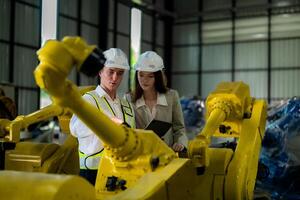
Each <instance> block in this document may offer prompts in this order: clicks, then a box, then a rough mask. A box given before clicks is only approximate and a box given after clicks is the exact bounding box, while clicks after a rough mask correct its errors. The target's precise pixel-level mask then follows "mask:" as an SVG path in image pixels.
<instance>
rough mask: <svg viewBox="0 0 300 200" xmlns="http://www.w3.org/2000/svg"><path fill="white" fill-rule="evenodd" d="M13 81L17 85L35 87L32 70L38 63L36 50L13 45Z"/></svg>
mask: <svg viewBox="0 0 300 200" xmlns="http://www.w3.org/2000/svg"><path fill="white" fill-rule="evenodd" d="M14 57H15V58H17V59H15V60H14V83H15V84H16V85H19V86H28V87H35V86H36V83H35V80H34V76H33V71H34V69H35V68H36V66H37V64H38V60H37V56H36V51H35V50H33V49H28V48H24V47H18V46H16V47H15V52H14Z"/></svg>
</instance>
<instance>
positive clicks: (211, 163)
mask: <svg viewBox="0 0 300 200" xmlns="http://www.w3.org/2000/svg"><path fill="white" fill-rule="evenodd" d="M94 50H95V48H94V47H93V46H89V45H87V44H86V43H85V42H84V40H82V39H81V38H79V37H74V38H65V39H63V40H62V41H48V42H47V43H46V44H45V46H44V47H43V48H42V49H41V50H39V52H38V56H39V59H40V61H41V62H40V64H39V65H38V67H37V68H36V70H35V73H34V74H35V79H36V82H37V84H38V85H39V87H41V88H42V89H44V90H46V91H47V92H48V94H50V96H51V97H52V100H53V102H54V104H55V105H58V106H61V107H67V108H69V109H70V110H71V111H72V112H73V113H75V114H76V115H77V116H78V117H79V118H80V119H81V120H82V121H83V122H84V123H86V124H87V126H88V127H89V128H90V129H91V130H93V132H94V133H95V134H96V135H97V136H98V137H99V138H100V139H101V140H102V141H103V142H104V143H105V153H104V156H103V157H102V158H101V162H100V165H99V170H98V172H99V173H98V175H97V181H96V189H95V194H96V199H111V200H112V199H118V200H125V199H127V200H129V199H153V200H154V199H172V200H173V199H174V200H176V199H180V200H182V199H203V200H217V199H218V200H222V199H225V200H244V199H249V200H250V199H252V197H253V188H254V183H255V177H256V171H257V163H258V155H259V151H260V147H261V141H262V138H263V134H264V128H265V121H266V105H265V102H264V101H260V100H255V99H253V98H250V94H249V88H248V86H246V85H245V84H243V83H241V82H236V83H221V84H220V85H218V87H217V89H216V91H214V92H213V93H212V94H211V95H210V96H209V97H208V99H207V102H206V104H207V109H208V110H207V111H208V112H207V123H206V126H205V128H204V129H203V131H202V132H201V134H199V136H197V138H196V139H195V140H193V141H191V143H190V144H189V149H188V152H189V157H190V158H189V159H182V158H178V157H177V156H176V154H175V153H174V152H173V151H172V150H171V149H170V148H169V147H168V146H167V145H166V144H165V143H164V142H163V141H161V139H160V138H159V137H157V136H156V135H155V134H154V133H153V132H152V131H145V130H138V129H131V128H127V127H125V126H122V125H116V124H115V123H113V122H112V121H111V120H110V119H109V118H108V117H107V116H106V115H104V114H103V113H101V112H100V111H99V110H97V109H94V107H93V106H92V105H90V104H89V103H87V102H85V101H84V100H83V99H82V98H81V95H80V93H79V91H78V88H77V87H76V86H75V85H74V84H72V83H71V82H70V81H68V80H67V79H66V77H67V75H68V74H69V73H70V71H71V69H72V67H73V66H74V65H76V66H77V69H78V70H82V69H84V70H83V71H86V72H88V73H90V74H93V73H95V74H96V72H98V70H100V69H101V67H102V64H103V62H102V61H101V60H102V58H101V54H98V53H97V52H95V51H94ZM90 56H91V57H90ZM99 60H100V61H99ZM87 61H88V63H89V64H87ZM92 63H94V64H92ZM212 136H214V137H235V138H237V140H238V143H237V147H236V148H235V149H230V148H212V147H211V146H210V143H211V142H210V138H211V137H212ZM4 175H5V174H4ZM1 177H3V175H2V174H1V173H0V179H1ZM18 178H19V180H22V179H21V176H18ZM9 183H10V184H11V185H14V182H13V181H9ZM78 184H83V185H84V183H79V182H78ZM71 187H72V186H71V185H68V186H66V187H64V185H55V184H53V185H52V187H51V188H52V190H53V191H61V190H63V189H67V188H68V189H70V188H71ZM0 191H1V190H0ZM0 195H1V193H0ZM53 199H54V198H53Z"/></svg>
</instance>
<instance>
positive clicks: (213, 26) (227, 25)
mask: <svg viewBox="0 0 300 200" xmlns="http://www.w3.org/2000/svg"><path fill="white" fill-rule="evenodd" d="M231 40H232V21H231V20H225V21H224V20H223V21H214V22H204V23H203V24H202V42H203V43H204V44H210V43H220V42H231Z"/></svg>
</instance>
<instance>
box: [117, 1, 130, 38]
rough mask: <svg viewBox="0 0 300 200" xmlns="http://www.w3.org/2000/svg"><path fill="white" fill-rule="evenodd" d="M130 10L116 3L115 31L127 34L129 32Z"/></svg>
mask: <svg viewBox="0 0 300 200" xmlns="http://www.w3.org/2000/svg"><path fill="white" fill-rule="evenodd" d="M129 23H130V8H129V7H127V6H124V5H123V4H120V3H118V20H117V24H118V27H117V30H118V31H120V32H122V33H125V34H129V32H130V27H129Z"/></svg>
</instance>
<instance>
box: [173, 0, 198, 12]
mask: <svg viewBox="0 0 300 200" xmlns="http://www.w3.org/2000/svg"><path fill="white" fill-rule="evenodd" d="M199 2H200V1H199V0H189V1H188V3H187V1H183V0H175V1H174V9H175V11H176V13H179V14H184V13H192V12H197V11H198V8H199V5H198V4H199Z"/></svg>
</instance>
